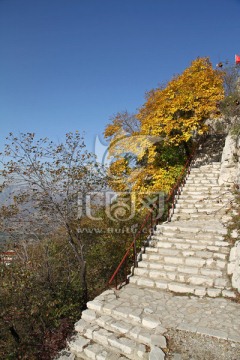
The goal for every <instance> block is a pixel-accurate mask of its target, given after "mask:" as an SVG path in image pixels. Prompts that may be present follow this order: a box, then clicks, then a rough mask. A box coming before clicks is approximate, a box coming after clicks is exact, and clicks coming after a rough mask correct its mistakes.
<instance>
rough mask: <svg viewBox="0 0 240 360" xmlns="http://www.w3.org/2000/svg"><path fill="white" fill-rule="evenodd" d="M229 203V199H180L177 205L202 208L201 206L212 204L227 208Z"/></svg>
mask: <svg viewBox="0 0 240 360" xmlns="http://www.w3.org/2000/svg"><path fill="white" fill-rule="evenodd" d="M228 202H229V199H227V198H216V199H203V200H199V201H196V200H195V199H191V198H189V199H188V198H187V199H182V198H179V199H178V200H177V203H176V205H182V206H188V205H197V206H201V205H203V206H204V205H205V206H209V205H211V204H215V205H219V206H225V205H226V204H227V203H228Z"/></svg>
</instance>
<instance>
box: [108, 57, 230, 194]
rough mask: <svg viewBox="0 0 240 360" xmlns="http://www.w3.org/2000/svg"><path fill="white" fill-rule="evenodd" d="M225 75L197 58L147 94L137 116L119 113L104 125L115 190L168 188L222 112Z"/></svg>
mask: <svg viewBox="0 0 240 360" xmlns="http://www.w3.org/2000/svg"><path fill="white" fill-rule="evenodd" d="M223 97H224V89H223V75H222V72H221V71H219V70H214V69H213V68H212V65H211V63H210V61H209V59H208V58H198V59H196V60H195V61H193V62H192V63H191V65H190V67H189V68H187V69H186V70H185V71H184V72H183V73H182V74H180V75H178V76H175V77H174V78H173V79H172V80H171V81H170V82H169V83H168V84H167V85H166V86H165V87H159V88H157V89H154V90H151V91H149V92H148V93H147V96H146V102H145V103H144V104H143V106H142V107H141V108H140V110H139V112H138V113H137V114H136V115H135V116H133V115H131V116H130V115H128V114H127V113H126V112H125V113H123V114H121V113H118V114H117V115H116V116H115V118H113V119H112V121H111V123H110V124H108V125H107V127H106V129H105V137H106V138H107V139H108V140H110V145H109V155H110V157H111V159H112V162H111V165H110V168H109V175H110V178H109V183H110V186H111V187H112V188H113V189H114V190H115V191H136V192H145V193H146V192H148V193H149V192H156V191H164V192H168V191H169V189H170V188H171V187H172V185H173V184H174V182H175V181H176V178H177V177H178V175H179V173H180V172H181V169H182V165H183V163H184V161H185V159H186V157H187V156H188V155H189V152H190V151H191V147H192V144H193V142H194V140H195V139H196V137H197V136H199V135H202V134H204V133H205V132H207V131H208V125H206V120H208V119H210V120H212V121H214V119H215V118H217V117H218V116H219V110H218V107H217V104H218V103H219V101H221V100H222V99H223Z"/></svg>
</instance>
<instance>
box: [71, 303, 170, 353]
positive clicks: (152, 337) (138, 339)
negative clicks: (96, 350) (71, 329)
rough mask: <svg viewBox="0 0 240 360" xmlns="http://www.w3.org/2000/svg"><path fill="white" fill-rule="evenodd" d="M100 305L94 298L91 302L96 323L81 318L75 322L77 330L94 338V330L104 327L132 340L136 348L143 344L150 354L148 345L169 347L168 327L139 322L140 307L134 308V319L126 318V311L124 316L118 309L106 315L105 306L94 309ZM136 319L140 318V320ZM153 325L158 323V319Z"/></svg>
mask: <svg viewBox="0 0 240 360" xmlns="http://www.w3.org/2000/svg"><path fill="white" fill-rule="evenodd" d="M98 306H99V305H98V304H97V303H95V301H94V300H93V301H92V302H91V303H90V304H89V309H91V312H95V316H96V321H95V322H94V323H89V322H88V321H85V320H84V319H81V320H79V321H78V322H77V323H76V324H75V330H76V331H77V332H79V333H80V334H81V335H82V336H85V337H86V338H89V339H91V340H93V339H94V332H99V330H101V329H104V330H107V331H108V332H110V333H114V334H115V336H116V337H118V338H126V339H129V340H132V341H133V342H134V345H135V347H136V348H137V347H139V345H141V350H142V353H143V354H145V353H147V354H148V352H149V349H148V347H149V348H151V347H152V346H159V347H160V348H163V349H165V348H166V347H167V344H166V338H165V337H164V336H163V335H162V334H163V333H164V332H165V331H166V329H165V328H163V327H162V326H160V323H159V325H158V326H157V327H154V328H147V327H146V326H143V325H142V324H139V321H141V317H140V316H139V315H140V313H142V312H140V311H139V310H138V309H136V308H133V313H132V314H131V315H132V319H131V318H129V319H126V318H125V317H124V312H122V316H121V314H120V316H119V314H118V316H116V315H115V312H116V311H112V313H111V314H110V315H105V313H104V308H103V309H102V312H101V313H100V312H99V311H98V310H94V309H95V308H98ZM107 310H108V308H107ZM125 315H126V314H125ZM136 320H138V322H137V321H136ZM153 325H154V326H155V325H156V320H155V323H154V324H153ZM97 338H98V339H97ZM95 339H97V340H98V341H99V340H100V339H99V336H97V337H96V336H95ZM95 341H96V340H95ZM142 345H143V346H144V347H143V346H142ZM105 346H106V340H105ZM144 348H145V349H144ZM144 350H145V351H144ZM140 355H141V353H140V351H139V352H138V356H139V358H142V357H140ZM127 356H128V355H127ZM136 358H137V357H136ZM143 358H144V357H143ZM147 358H148V357H147Z"/></svg>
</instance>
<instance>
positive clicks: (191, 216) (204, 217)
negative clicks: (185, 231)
mask: <svg viewBox="0 0 240 360" xmlns="http://www.w3.org/2000/svg"><path fill="white" fill-rule="evenodd" d="M213 215H214V218H215V219H216V220H217V219H218V220H221V219H222V216H223V215H222V214H213V213H210V214H200V213H195V214H187V213H185V214H183V213H181V214H175V215H174V214H173V215H172V217H171V220H172V221H182V220H184V221H188V220H193V219H194V220H198V221H206V222H207V221H209V219H210V218H211V217H212V216H213Z"/></svg>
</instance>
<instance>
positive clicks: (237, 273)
mask: <svg viewBox="0 0 240 360" xmlns="http://www.w3.org/2000/svg"><path fill="white" fill-rule="evenodd" d="M228 275H230V276H232V286H233V288H234V289H236V290H237V291H238V292H240V241H236V243H235V245H234V246H233V247H232V249H231V252H230V257H229V263H228Z"/></svg>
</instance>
